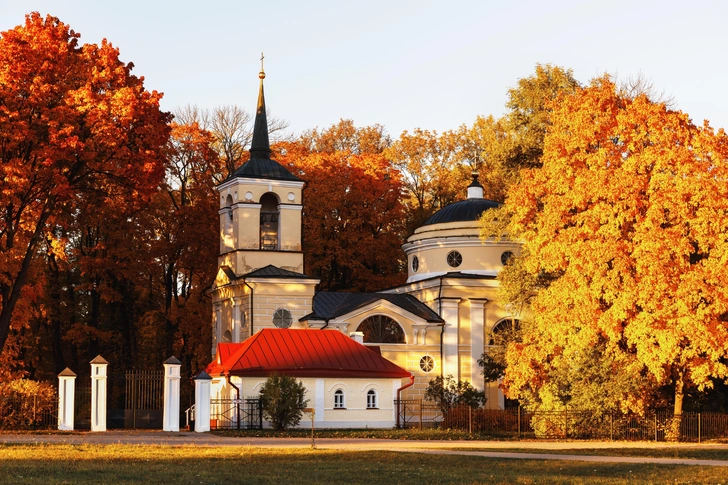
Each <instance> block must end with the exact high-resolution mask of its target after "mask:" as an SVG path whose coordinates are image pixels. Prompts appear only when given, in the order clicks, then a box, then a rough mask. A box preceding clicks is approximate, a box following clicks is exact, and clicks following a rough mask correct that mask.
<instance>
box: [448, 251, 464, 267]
mask: <svg viewBox="0 0 728 485" xmlns="http://www.w3.org/2000/svg"><path fill="white" fill-rule="evenodd" d="M462 263H463V255H462V254H460V253H459V252H457V251H450V252H449V253H447V264H449V265H450V266H451V267H453V268H457V267H458V266H460V265H461V264H462Z"/></svg>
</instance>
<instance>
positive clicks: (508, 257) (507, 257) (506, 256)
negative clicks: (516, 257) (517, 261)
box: [501, 251, 513, 266]
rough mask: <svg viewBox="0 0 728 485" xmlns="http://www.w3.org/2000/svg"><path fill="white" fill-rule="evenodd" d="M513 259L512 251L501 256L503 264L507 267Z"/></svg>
mask: <svg viewBox="0 0 728 485" xmlns="http://www.w3.org/2000/svg"><path fill="white" fill-rule="evenodd" d="M512 257H513V253H512V252H511V251H506V252H504V253H503V254H501V263H503V265H504V266H505V265H506V264H508V261H510V260H511V258H512Z"/></svg>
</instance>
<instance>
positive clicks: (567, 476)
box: [0, 445, 728, 485]
mask: <svg viewBox="0 0 728 485" xmlns="http://www.w3.org/2000/svg"><path fill="white" fill-rule="evenodd" d="M0 470H1V472H0V482H2V483H13V484H26V483H42V484H43V485H51V484H66V483H67V484H86V483H93V484H97V483H113V484H114V485H118V484H127V483H150V484H153V483H175V484H192V483H194V484H200V483H204V484H226V483H246V484H267V483H306V484H319V483H321V484H328V483H352V484H368V483H372V484H374V483H376V484H381V483H402V484H416V485H423V484H429V483H438V484H473V483H514V484H648V483H649V484H660V483H664V484H668V483H669V484H672V485H675V484H686V483H691V484H694V483H706V484H725V483H728V473H726V469H725V468H721V467H698V466H666V465H650V464H645V465H635V464H594V463H585V462H566V461H537V460H518V461H514V460H503V459H490V458H480V457H468V456H433V455H421V454H414V453H396V452H387V451H366V452H364V451H362V452H341V451H328V450H302V449H286V450H279V449H276V450H272V449H260V448H252V447H223V448H212V447H192V446H179V447H177V446H174V447H170V446H149V445H0Z"/></svg>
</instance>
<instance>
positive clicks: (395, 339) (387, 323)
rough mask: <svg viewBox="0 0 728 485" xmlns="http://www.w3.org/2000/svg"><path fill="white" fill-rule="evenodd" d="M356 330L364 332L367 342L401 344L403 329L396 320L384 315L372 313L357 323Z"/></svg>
mask: <svg viewBox="0 0 728 485" xmlns="http://www.w3.org/2000/svg"><path fill="white" fill-rule="evenodd" d="M356 331H357V332H362V333H363V334H364V343H367V344H403V343H405V341H404V330H402V327H401V326H400V325H399V323H397V322H396V321H394V320H392V319H391V318H389V317H387V316H385V315H374V316H371V317H369V318H367V319H366V320H364V321H363V322H361V323H360V324H359V326H358V327H357V329H356Z"/></svg>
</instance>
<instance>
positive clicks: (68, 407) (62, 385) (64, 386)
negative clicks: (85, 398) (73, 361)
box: [58, 367, 76, 431]
mask: <svg viewBox="0 0 728 485" xmlns="http://www.w3.org/2000/svg"><path fill="white" fill-rule="evenodd" d="M75 397H76V373H75V372H73V371H72V370H71V369H69V368H68V367H66V368H65V369H63V372H61V373H60V374H58V429H59V430H61V431H73V424H74V423H73V415H74V411H75V408H74V402H75Z"/></svg>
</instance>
